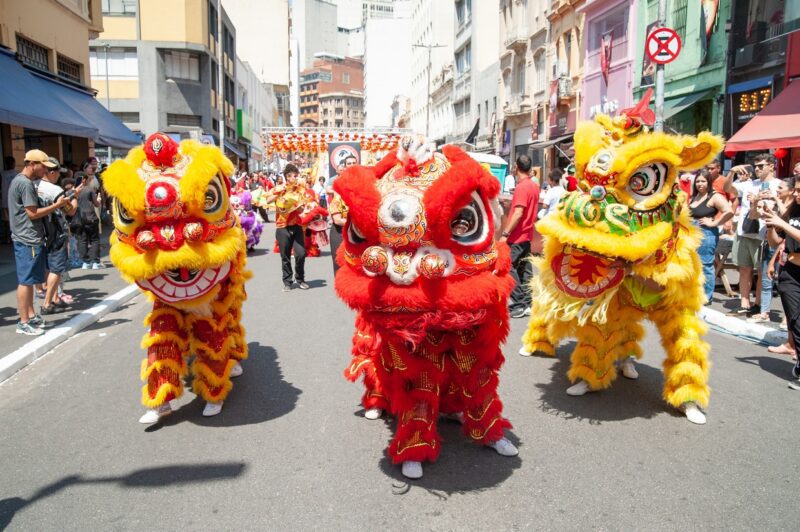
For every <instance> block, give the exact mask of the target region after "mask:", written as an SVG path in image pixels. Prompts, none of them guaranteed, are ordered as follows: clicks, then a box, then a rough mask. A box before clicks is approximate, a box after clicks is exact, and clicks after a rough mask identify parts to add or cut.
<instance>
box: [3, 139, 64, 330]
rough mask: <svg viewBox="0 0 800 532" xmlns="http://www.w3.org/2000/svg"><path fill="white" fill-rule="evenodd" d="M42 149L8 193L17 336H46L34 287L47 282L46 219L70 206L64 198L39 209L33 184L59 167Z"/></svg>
mask: <svg viewBox="0 0 800 532" xmlns="http://www.w3.org/2000/svg"><path fill="white" fill-rule="evenodd" d="M57 167H58V165H57V164H54V163H52V162H51V161H50V160H49V158H48V157H47V154H46V153H44V152H43V151H41V150H30V151H29V152H28V153H26V154H25V165H24V167H23V169H22V172H20V173H19V174H18V175H17V177H15V178H14V179H13V180H12V181H11V185H10V186H9V192H8V216H9V221H10V224H11V239H12V240H13V241H14V259H15V261H16V265H17V283H18V286H17V309H18V311H19V323H17V333H19V334H27V335H30V336H38V335H40V334H42V333H44V330H43V329H44V320H43V319H42V317H41V316H39V315H38V314H36V312H35V311H34V309H33V285H35V284H41V283H43V282H44V274H45V268H46V252H45V239H44V226H43V224H42V218H44V217H45V216H47V215H49V214H50V213H51V212H53V211H55V210H56V209H61V208H64V207H66V206H67V204H68V203H69V200H68V199H67V198H65V197H63V196H62V197H61V198H60V199H59V200H58V201H56V202H55V203H53V204H52V205H49V206H47V207H41V208H40V207H39V198H38V196H37V193H36V187H35V186H34V185H33V182H34V181H36V180H38V179H41V178H42V177H44V174H45V172H46V171H47V169H48V168H57Z"/></svg>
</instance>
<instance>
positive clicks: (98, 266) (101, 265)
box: [92, 262, 105, 270]
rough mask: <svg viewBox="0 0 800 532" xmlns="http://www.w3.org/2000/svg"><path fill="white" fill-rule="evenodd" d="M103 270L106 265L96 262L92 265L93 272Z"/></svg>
mask: <svg viewBox="0 0 800 532" xmlns="http://www.w3.org/2000/svg"><path fill="white" fill-rule="evenodd" d="M103 268H105V265H104V264H103V263H102V262H95V263H94V264H92V269H93V270H102V269H103Z"/></svg>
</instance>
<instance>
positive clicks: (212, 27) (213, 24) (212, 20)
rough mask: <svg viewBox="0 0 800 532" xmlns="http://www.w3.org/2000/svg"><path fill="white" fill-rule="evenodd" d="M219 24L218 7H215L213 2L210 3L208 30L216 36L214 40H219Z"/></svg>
mask: <svg viewBox="0 0 800 532" xmlns="http://www.w3.org/2000/svg"><path fill="white" fill-rule="evenodd" d="M218 25H219V21H218V20H217V8H216V7H214V5H213V4H211V2H209V3H208V32H209V33H210V34H211V35H213V36H214V40H216V41H218V40H219V32H218V31H217V26H218Z"/></svg>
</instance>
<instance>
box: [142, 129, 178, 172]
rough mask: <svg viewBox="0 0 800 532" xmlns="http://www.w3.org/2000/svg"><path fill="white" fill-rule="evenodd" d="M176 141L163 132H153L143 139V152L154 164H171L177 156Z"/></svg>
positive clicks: (166, 165) (162, 165)
mask: <svg viewBox="0 0 800 532" xmlns="http://www.w3.org/2000/svg"><path fill="white" fill-rule="evenodd" d="M178 147H179V146H178V143H177V142H175V141H174V140H172V139H171V138H170V137H168V136H167V135H165V134H163V133H153V134H152V135H150V136H149V137H147V140H146V141H144V153H145V155H146V156H147V160H148V161H150V162H151V163H153V165H154V166H158V167H161V168H163V167H168V166H173V165H174V164H175V161H176V159H177V156H178Z"/></svg>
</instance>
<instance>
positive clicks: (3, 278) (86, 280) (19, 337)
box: [0, 232, 128, 358]
mask: <svg viewBox="0 0 800 532" xmlns="http://www.w3.org/2000/svg"><path fill="white" fill-rule="evenodd" d="M100 242H101V257H102V259H101V260H102V261H103V263H104V264H105V265H106V268H104V269H102V270H81V269H80V268H79V269H73V270H70V272H69V274H70V276H71V278H72V280H70V281H67V282H66V283H64V291H65V292H66V293H67V294H69V295H71V296H72V297H73V298H74V299H75V302H74V303H73V305H72V307H70V308H69V309H68V310H66V311H64V312H60V313H58V314H52V315H49V316H43V317H44V319H45V321H46V322H47V328H46V329H45V331H50V330H52V329H53V328H55V327H57V326H59V325H61V324H63V323H65V322H67V321H68V320H70V319H71V318H73V317H75V316H76V315H78V314H80V313H81V312H83V311H86V310H88V309H90V308H92V307H94V306H95V305H97V304H98V303H100V302H101V301H102V300H103V299H105V298H106V297H108V296H110V295H112V294H114V293H116V292H118V291H120V290H122V289H123V288H125V287H126V286H128V283H126V282H125V281H123V280H122V278H121V277H120V276H119V272H118V271H117V270H116V269H115V268H114V267H113V266H112V265H111V263H110V262H109V260H108V233H107V232H105V234H104V235H102V236H101V238H100ZM16 290H17V274H16V267H15V264H14V250H13V248H12V246H11V245H8V244H2V245H0V346H2V347H0V358H2V357H4V356H6V355H8V354H10V353H13V352H14V351H16V350H17V349H19V348H20V347H22V346H23V345H25V344H27V343H28V342H30V341H31V340H34V339H35V338H37V337H33V336H26V335H24V334H17V332H16V323H17V320H18V315H17V293H16ZM42 301H43V300H41V299H35V300H34V307H35V309H36V311H37V312H39V309H40V308H41V305H42ZM38 338H41V337H38Z"/></svg>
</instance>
